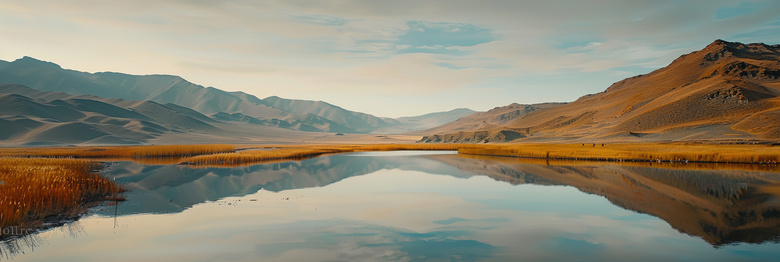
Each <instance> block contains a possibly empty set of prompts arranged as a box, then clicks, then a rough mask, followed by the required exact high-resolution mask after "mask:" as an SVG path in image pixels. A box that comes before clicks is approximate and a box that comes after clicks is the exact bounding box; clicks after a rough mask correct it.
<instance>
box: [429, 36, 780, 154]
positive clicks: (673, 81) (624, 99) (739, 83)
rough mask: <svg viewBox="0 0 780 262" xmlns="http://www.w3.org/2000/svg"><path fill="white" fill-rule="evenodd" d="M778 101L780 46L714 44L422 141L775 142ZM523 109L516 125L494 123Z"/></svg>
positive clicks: (465, 121)
mask: <svg viewBox="0 0 780 262" xmlns="http://www.w3.org/2000/svg"><path fill="white" fill-rule="evenodd" d="M778 95H780V45H765V44H761V43H755V44H742V43H736V42H727V41H723V40H716V41H714V42H713V43H711V44H709V45H708V46H706V47H705V48H704V49H702V50H699V51H695V52H692V53H689V54H686V55H683V56H680V57H679V58H677V59H676V60H674V61H673V62H672V63H671V64H669V65H668V66H666V67H664V68H661V69H658V70H655V71H653V72H651V73H648V74H644V75H638V76H634V77H631V78H627V79H624V80H622V81H619V82H616V83H614V84H612V85H611V86H610V87H609V88H607V89H606V90H605V91H603V92H600V93H597V94H590V95H585V96H582V97H580V98H579V99H577V100H576V101H574V102H571V103H566V104H546V105H532V106H521V105H510V106H508V107H505V108H496V109H494V110H491V111H496V112H495V113H494V114H491V113H490V112H486V113H482V114H483V115H484V117H476V115H472V116H469V117H468V118H461V119H460V120H459V121H455V122H453V123H450V124H448V125H446V126H444V127H439V128H436V129H433V130H430V131H431V133H432V134H433V135H428V136H426V137H424V138H423V139H422V141H424V142H470V143H484V142H506V141H513V142H577V143H579V142H584V143H590V142H594V143H601V142H638V141H703V142H740V143H743V142H751V143H753V142H775V141H777V140H778V139H780V97H778ZM518 107H522V108H523V109H522V110H519V111H516V112H517V113H516V117H515V118H514V119H509V120H508V121H497V120H496V116H499V117H498V119H501V117H500V116H501V113H502V112H505V111H511V110H513V108H518ZM492 115H495V116H492ZM491 117H492V118H491ZM490 119H493V120H492V121H491V120H490Z"/></svg>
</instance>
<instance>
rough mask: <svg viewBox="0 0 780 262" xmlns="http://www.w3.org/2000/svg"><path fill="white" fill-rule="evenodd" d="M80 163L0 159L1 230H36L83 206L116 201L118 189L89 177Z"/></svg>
mask: <svg viewBox="0 0 780 262" xmlns="http://www.w3.org/2000/svg"><path fill="white" fill-rule="evenodd" d="M99 167H100V164H99V163H97V162H94V161H89V160H82V159H44V158H7V157H3V158H0V181H2V182H0V192H2V193H1V194H0V228H6V227H9V226H17V227H19V228H35V227H37V226H38V225H39V224H40V223H41V222H42V220H43V219H44V218H47V217H51V216H55V217H57V216H62V217H72V216H75V215H77V214H79V213H80V212H83V210H84V205H85V204H87V203H88V202H92V201H102V200H105V199H107V198H109V197H115V196H116V195H115V194H116V193H117V192H119V191H121V188H120V187H119V186H117V185H116V184H114V182H113V181H111V180H109V179H107V178H104V177H102V176H100V175H99V174H96V173H92V172H91V171H92V170H95V169H97V168H99Z"/></svg>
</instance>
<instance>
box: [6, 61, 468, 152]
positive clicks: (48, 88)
mask: <svg viewBox="0 0 780 262" xmlns="http://www.w3.org/2000/svg"><path fill="white" fill-rule="evenodd" d="M0 94H1V95H0V123H1V124H2V126H3V130H1V131H0V141H2V142H0V144H6V145H57V144H85V143H86V144H139V143H154V142H161V143H169V142H176V141H177V140H179V139H173V140H171V139H159V138H160V137H166V136H167V137H174V136H175V137H181V138H182V139H184V137H187V136H189V137H190V138H193V137H192V136H198V135H204V136H211V138H209V140H211V141H214V139H217V140H220V141H226V140H230V139H225V138H234V139H233V140H236V141H241V140H242V139H249V141H258V139H261V140H262V139H271V140H272V141H273V139H274V138H279V137H280V136H279V135H284V136H285V137H287V138H290V137H300V138H307V137H308V138H311V137H313V136H315V134H310V132H333V133H381V134H388V133H404V132H410V131H418V130H422V129H426V128H431V127H433V126H436V125H439V124H441V123H446V122H449V121H451V120H453V119H457V118H459V117H461V116H466V115H469V114H471V113H473V112H474V111H471V110H468V109H456V110H452V111H449V112H440V113H433V114H428V115H424V116H417V117H403V118H398V119H392V118H379V117H376V116H373V115H370V114H365V113H359V112H353V111H349V110H346V109H343V108H341V107H338V106H335V105H332V104H329V103H326V102H323V101H308V100H292V99H284V98H280V97H276V96H271V97H267V98H265V99H260V98H257V97H255V96H253V95H250V94H246V93H243V92H226V91H223V90H220V89H217V88H213V87H203V86H200V85H196V84H193V83H190V82H188V81H186V80H184V79H183V78H181V77H178V76H171V75H146V76H137V75H128V74H121V73H112V72H102V73H94V74H92V73H86V72H79V71H74V70H68V69H63V68H61V67H60V66H59V65H57V64H54V63H51V62H45V61H41V60H37V59H34V58H31V57H24V58H21V59H17V60H15V61H13V62H7V61H0ZM299 131H303V132H299ZM184 140H185V141H186V140H187V139H184ZM233 142H235V141H233Z"/></svg>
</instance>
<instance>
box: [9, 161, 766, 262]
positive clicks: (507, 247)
mask: <svg viewBox="0 0 780 262" xmlns="http://www.w3.org/2000/svg"><path fill="white" fill-rule="evenodd" d="M106 175H107V176H110V177H113V178H115V179H116V181H117V182H119V183H121V184H123V185H125V186H126V187H128V188H129V189H131V191H130V192H128V193H126V194H125V197H126V198H127V199H128V200H127V201H126V202H124V203H121V204H119V205H117V206H102V207H99V208H96V209H95V210H93V212H92V213H91V215H89V216H87V217H84V218H82V219H80V220H79V221H76V222H73V223H71V224H68V225H66V226H63V227H59V228H55V229H51V230H48V231H45V232H41V233H38V234H36V235H32V236H30V237H27V238H24V239H22V240H19V241H16V242H13V243H4V246H0V249H2V250H3V251H2V252H3V253H2V255H3V257H2V258H0V259H4V260H9V259H10V260H13V261H141V260H143V261H475V260H480V261H520V260H522V261H572V260H575V261H681V260H682V261H702V260H710V261H773V260H780V244H778V242H777V241H778V239H780V238H779V237H778V236H780V197H779V195H780V186H779V185H780V174H778V173H774V172H750V171H729V170H715V171H713V170H682V169H669V168H653V167H640V166H618V165H612V164H604V163H584V164H576V165H547V163H541V162H540V163H520V162H518V160H515V159H501V158H481V159H476V158H467V157H462V156H458V155H456V154H453V153H447V152H381V153H355V154H344V155H332V156H325V157H320V158H314V159H309V160H305V161H300V162H286V163H275V164H262V165H255V166H249V167H235V168H198V169H196V168H187V167H180V166H176V165H142V164H138V163H133V162H119V163H116V164H115V165H113V166H112V167H111V168H110V170H108V171H106Z"/></svg>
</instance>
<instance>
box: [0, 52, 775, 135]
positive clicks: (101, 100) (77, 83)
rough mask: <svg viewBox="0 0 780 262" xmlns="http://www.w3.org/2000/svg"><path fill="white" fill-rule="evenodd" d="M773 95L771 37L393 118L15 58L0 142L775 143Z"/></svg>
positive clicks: (1, 97)
mask: <svg viewBox="0 0 780 262" xmlns="http://www.w3.org/2000/svg"><path fill="white" fill-rule="evenodd" d="M778 95H780V45H766V44H761V43H755V44H742V43H736V42H727V41H723V40H716V41H714V42H713V43H711V44H709V45H708V46H706V47H705V48H704V49H702V50H699V51H695V52H692V53H689V54H686V55H683V56H681V57H679V58H677V59H676V60H674V61H673V62H672V63H671V64H669V65H668V66H666V67H664V68H661V69H658V70H655V71H653V72H651V73H648V74H644V75H638V76H634V77H630V78H627V79H624V80H621V81H618V82H616V83H614V84H612V85H611V86H610V87H608V88H607V89H606V90H605V91H603V92H600V93H597V94H590V95H585V96H582V97H580V98H579V99H577V100H576V101H573V102H569V103H540V104H532V105H521V104H510V105H507V106H503V107H496V108H494V109H491V110H488V111H486V112H475V111H472V110H470V109H465V108H459V109H454V110H451V111H447V112H437V113H430V114H425V115H421V116H415V117H401V118H383V117H377V116H373V115H370V114H365V113H360V112H354V111H349V110H346V109H344V108H341V107H338V106H335V105H332V104H329V103H327V102H323V101H309V100H294V99H285V98H280V97H277V96H271V97H267V98H264V99H260V98H258V97H256V96H253V95H250V94H247V93H243V92H227V91H223V90H220V89H217V88H213V87H204V86H200V85H197V84H193V83H190V82H188V81H186V80H184V79H183V78H181V77H178V76H172V75H143V76H139V75H129V74H122V73H113V72H100V73H86V72H79V71H74V70H68V69H63V68H61V67H60V66H59V65H57V64H54V63H51V62H45V61H41V60H37V59H34V58H31V57H23V58H20V59H17V60H15V61H12V62H7V61H1V60H0V126H2V127H3V128H2V129H0V145H3V146H19V145H23V146H27V145H75V144H148V143H207V142H208V143H213V142H223V143H276V142H311V141H314V140H317V139H321V140H317V141H320V142H322V141H324V140H327V139H330V138H328V137H331V138H332V136H334V135H345V134H346V137H342V138H346V140H345V139H341V141H350V142H355V141H357V140H354V138H356V137H349V135H352V134H366V135H363V136H361V139H364V138H367V137H369V138H371V139H373V140H372V141H382V142H411V141H415V140H419V138H420V137H421V136H422V139H421V140H419V141H420V142H448V143H493V142H576V143H604V142H646V141H703V142H728V143H735V142H736V143H758V142H771V143H775V142H777V141H778V140H780V98H779V97H778ZM388 134H404V136H403V137H404V139H405V140H402V141H401V140H393V139H391V138H389V137H388V136H387V135H388ZM364 142H365V141H364Z"/></svg>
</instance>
